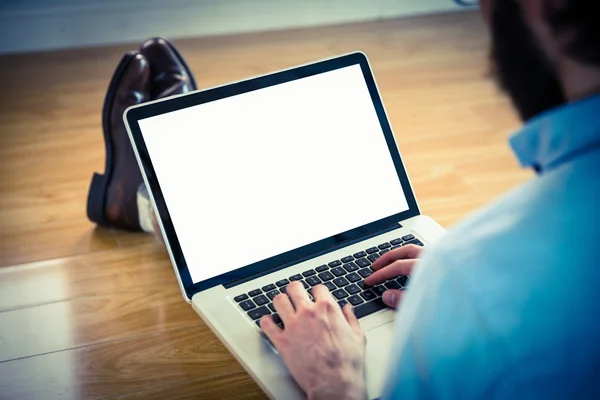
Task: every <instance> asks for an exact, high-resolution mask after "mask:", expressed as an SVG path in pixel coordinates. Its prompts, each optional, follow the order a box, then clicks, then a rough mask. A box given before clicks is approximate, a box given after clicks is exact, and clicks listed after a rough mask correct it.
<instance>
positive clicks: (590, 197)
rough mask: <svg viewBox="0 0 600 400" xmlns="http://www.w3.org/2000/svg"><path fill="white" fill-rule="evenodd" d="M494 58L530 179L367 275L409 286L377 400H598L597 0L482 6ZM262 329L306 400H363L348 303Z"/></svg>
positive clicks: (327, 302)
mask: <svg viewBox="0 0 600 400" xmlns="http://www.w3.org/2000/svg"><path fill="white" fill-rule="evenodd" d="M481 6H482V10H483V13H484V16H485V17H486V19H487V20H488V21H489V23H490V25H491V31H492V39H493V40H492V47H493V49H492V59H493V62H494V64H495V70H496V74H497V76H498V80H499V82H500V84H501V85H502V87H503V88H504V89H505V90H506V92H507V93H508V94H509V95H510V97H511V98H512V100H513V102H514V104H515V106H516V108H517V110H518V111H519V113H520V115H521V116H522V118H523V120H525V121H527V123H526V125H525V127H524V128H523V130H522V131H520V132H518V133H516V134H515V135H514V136H513V137H512V138H511V139H510V144H511V146H512V148H513V150H514V152H515V154H516V156H517V158H518V159H519V161H520V162H521V164H522V165H523V166H524V167H530V168H534V169H535V170H536V171H537V172H538V174H539V176H538V177H537V178H536V179H535V180H534V181H532V182H530V183H528V184H526V185H524V186H522V187H520V188H518V189H516V190H515V191H513V192H511V193H509V194H508V195H506V196H505V197H504V198H502V199H501V200H499V201H498V202H496V203H495V204H492V205H491V206H489V207H487V208H484V209H483V210H481V211H479V212H478V213H476V214H475V215H474V216H472V217H471V218H469V219H467V220H466V221H464V222H463V223H462V224H460V225H458V226H456V227H455V228H454V229H453V230H451V231H450V232H449V233H448V235H447V236H446V237H445V238H444V239H442V241H441V242H440V243H439V244H437V245H436V246H434V247H433V248H431V249H428V250H425V251H424V253H423V254H422V259H420V260H419V261H418V262H416V259H417V258H418V257H419V255H420V254H419V250H418V249H417V248H407V247H403V248H400V249H397V250H395V251H392V252H389V253H387V254H385V255H384V256H383V257H381V258H380V259H379V260H377V262H375V263H374V264H373V268H374V269H376V270H377V272H375V273H374V274H373V275H371V276H370V277H369V278H368V279H367V280H366V281H365V282H366V283H368V284H371V285H374V284H377V283H380V282H383V281H384V280H385V279H387V278H390V277H393V276H397V275H408V274H410V275H413V280H412V283H411V288H410V289H409V290H408V292H407V293H406V294H405V295H404V298H403V294H402V293H401V292H398V291H393V290H389V291H388V292H386V293H385V294H384V301H386V303H387V304H389V305H396V304H399V301H400V300H401V299H402V303H401V306H400V310H399V315H398V318H397V333H396V344H395V348H394V349H391V350H390V351H391V354H393V356H392V365H391V368H390V371H389V374H388V377H387V389H386V392H385V396H384V398H406V399H414V398H455V399H473V398H478V399H479V398H511V399H512V398H543V399H548V398H561V399H575V398H600V301H599V300H598V299H599V295H598V287H599V284H600V250H599V247H600V226H599V224H598V218H599V217H600V211H599V204H600V203H599V200H598V198H599V197H600V23H598V17H600V13H599V10H600V8H599V6H598V4H597V2H594V1H590V0H488V1H482V2H481ZM287 293H288V295H289V297H288V296H285V295H280V296H278V297H276V298H275V300H274V303H275V308H276V309H277V312H278V313H279V315H280V317H281V318H282V320H283V322H284V324H285V330H281V329H280V328H279V327H278V326H277V325H275V324H274V323H273V321H272V320H271V319H270V317H263V319H262V320H261V327H262V329H263V330H264V332H265V333H266V334H267V336H268V337H269V338H270V339H271V341H272V342H273V344H274V345H275V347H276V348H277V349H278V350H279V352H280V353H281V355H282V357H283V359H284V361H285V362H286V364H287V366H288V367H289V370H290V372H291V373H292V375H293V376H294V378H295V379H296V380H297V382H298V383H299V384H300V386H301V387H302V388H303V389H304V390H305V391H306V393H307V395H308V397H309V398H313V399H319V398H332V399H360V398H365V396H366V395H365V387H364V380H363V373H364V359H365V339H364V335H363V334H362V333H361V331H360V327H359V325H358V322H357V321H356V318H355V317H354V315H353V314H352V312H351V310H350V307H349V305H347V306H346V307H347V308H345V309H344V310H343V311H340V310H339V308H336V307H335V302H334V301H333V299H332V298H331V296H330V295H329V293H328V291H327V290H326V289H324V288H315V289H314V290H313V294H314V297H315V299H316V302H315V303H312V302H311V301H309V300H308V297H307V295H306V293H305V292H304V290H302V288H301V286H300V285H296V284H295V283H292V284H291V285H290V286H289V287H288V290H287Z"/></svg>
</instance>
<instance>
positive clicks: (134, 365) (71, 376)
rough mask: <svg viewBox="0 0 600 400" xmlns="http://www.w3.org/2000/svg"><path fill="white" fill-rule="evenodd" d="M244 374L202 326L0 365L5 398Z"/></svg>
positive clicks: (105, 393) (109, 392)
mask: <svg viewBox="0 0 600 400" xmlns="http://www.w3.org/2000/svg"><path fill="white" fill-rule="evenodd" d="M203 332H204V333H203ZM242 371H243V370H242V368H241V366H240V365H239V364H238V363H237V361H235V359H234V358H233V357H232V356H231V354H229V352H228V351H227V350H226V349H225V348H224V347H223V345H222V344H221V343H220V342H219V341H218V340H217V339H216V337H215V336H214V335H212V334H206V331H204V330H203V328H202V326H201V325H198V326H192V327H186V328H181V329H175V330H166V331H165V330H163V331H158V332H156V333H153V334H146V335H141V336H132V337H130V338H128V339H126V340H121V341H115V342H109V343H105V344H100V345H95V346H87V347H81V348H76V349H71V350H67V351H60V352H56V353H50V354H44V355H40V356H35V357H28V358H23V359H20V360H14V361H10V362H4V363H0V393H2V396H3V398H7V399H49V398H64V399H99V398H104V397H109V396H117V395H121V394H128V393H133V392H137V391H140V390H143V389H145V388H151V387H156V386H166V385H176V384H180V383H185V382H189V381H191V380H198V379H210V378H212V377H219V376H223V375H227V374H231V373H240V372H242ZM248 379H250V378H248Z"/></svg>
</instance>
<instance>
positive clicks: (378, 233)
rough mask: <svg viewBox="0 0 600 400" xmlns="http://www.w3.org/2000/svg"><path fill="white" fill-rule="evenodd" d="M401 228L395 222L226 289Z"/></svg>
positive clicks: (248, 277) (232, 283) (236, 282)
mask: <svg viewBox="0 0 600 400" xmlns="http://www.w3.org/2000/svg"><path fill="white" fill-rule="evenodd" d="M399 228H402V225H401V224H399V223H394V224H392V225H390V226H388V227H387V228H384V229H381V230H379V231H377V232H372V233H370V234H368V235H365V236H362V237H359V238H357V239H353V240H347V241H345V242H340V243H339V244H337V245H335V246H333V247H330V248H328V249H325V250H323V251H320V252H318V253H314V254H311V255H309V256H306V257H303V258H301V259H298V260H294V261H290V262H289V263H286V264H283V265H279V266H277V267H274V268H269V269H268V270H265V271H262V272H260V273H258V274H254V275H250V276H247V277H245V278H242V279H238V280H236V281H232V282H228V283H226V284H224V285H223V287H225V289H230V288H232V287H235V286H238V285H241V284H242V283H246V282H249V281H251V280H254V279H257V278H260V277H261V276H265V275H269V274H271V273H273V272H276V271H279V270H282V269H284V268H287V267H291V266H292V265H296V264H300V263H302V262H304V261H308V260H311V259H313V258H316V257H319V256H322V255H323V254H327V253H331V252H334V251H336V250H339V249H341V248H344V247H347V246H350V245H353V244H354V243H358V242H362V241H364V240H367V239H370V238H372V237H375V236H379V235H382V234H384V233H387V232H391V231H393V230H395V229H399Z"/></svg>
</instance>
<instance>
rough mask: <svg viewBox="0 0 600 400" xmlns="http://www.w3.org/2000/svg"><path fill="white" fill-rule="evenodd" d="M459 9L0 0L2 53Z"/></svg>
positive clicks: (372, 1) (353, 2)
mask: <svg viewBox="0 0 600 400" xmlns="http://www.w3.org/2000/svg"><path fill="white" fill-rule="evenodd" d="M460 9H461V7H459V6H457V5H456V4H455V3H454V1H453V0H0V54H1V53H14V52H24V51H36V50H50V49H59V48H71V47H81V46H93V45H105V44H117V43H129V42H134V41H142V40H144V39H146V38H148V37H151V36H166V37H170V38H179V37H191V36H196V37H197V36H209V35H219V34H229V33H241V32H254V31H264V30H274V29H285V28H294V27H309V26H319V25H329V24H338V23H346V22H357V21H369V20H377V19H386V18H397V17H403V16H410V15H418V14H427V13H435V12H449V11H455V10H460Z"/></svg>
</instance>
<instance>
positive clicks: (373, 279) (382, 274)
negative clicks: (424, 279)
mask: <svg viewBox="0 0 600 400" xmlns="http://www.w3.org/2000/svg"><path fill="white" fill-rule="evenodd" d="M416 262H417V260H397V261H394V262H393V263H392V264H390V265H388V266H387V267H385V268H382V269H380V270H379V271H375V272H373V274H372V275H370V276H368V277H367V278H366V279H365V285H367V286H375V285H378V284H380V283H382V282H385V281H387V280H388V279H392V278H397V277H399V276H401V275H410V274H411V273H412V270H413V268H414V266H415V264H416Z"/></svg>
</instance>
